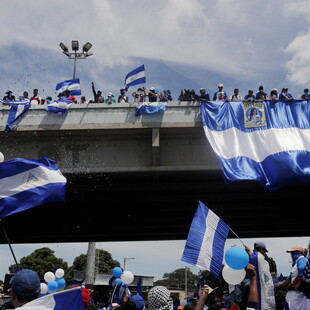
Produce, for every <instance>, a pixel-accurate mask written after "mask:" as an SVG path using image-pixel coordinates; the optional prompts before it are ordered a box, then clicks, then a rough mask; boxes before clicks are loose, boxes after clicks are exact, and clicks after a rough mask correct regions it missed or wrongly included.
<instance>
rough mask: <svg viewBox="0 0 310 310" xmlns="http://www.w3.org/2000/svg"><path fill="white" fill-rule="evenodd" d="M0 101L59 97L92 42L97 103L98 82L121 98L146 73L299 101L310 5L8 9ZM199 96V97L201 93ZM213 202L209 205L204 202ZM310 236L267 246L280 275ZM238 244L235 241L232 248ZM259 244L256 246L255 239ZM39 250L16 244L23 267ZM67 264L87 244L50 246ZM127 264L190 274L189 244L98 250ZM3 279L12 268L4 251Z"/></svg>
mask: <svg viewBox="0 0 310 310" xmlns="http://www.w3.org/2000/svg"><path fill="white" fill-rule="evenodd" d="M0 17H1V28H0V37H1V45H2V46H1V50H0V70H1V73H2V74H1V80H0V96H2V95H4V92H5V91H6V90H7V89H8V88H12V89H13V91H14V93H15V95H17V96H18V95H20V94H21V93H22V91H24V90H28V91H29V92H30V93H31V90H32V89H33V88H35V87H38V88H39V90H40V94H41V95H42V96H44V95H45V96H47V95H55V94H54V89H55V85H56V83H58V82H60V81H62V80H66V79H71V78H72V72H73V61H72V60H68V59H67V58H66V57H65V55H63V54H62V53H61V50H60V48H59V43H60V42H64V43H65V44H66V45H68V46H69V47H70V45H71V41H72V40H79V42H80V45H83V44H84V43H86V42H88V41H89V42H91V43H92V44H93V47H92V49H91V52H93V56H91V57H89V58H87V59H86V60H78V62H77V76H78V77H80V78H81V84H82V86H83V88H82V93H83V94H85V95H86V96H87V97H88V98H90V97H91V96H92V95H91V87H90V85H91V81H95V85H96V86H97V88H99V87H100V88H101V89H102V90H103V93H104V94H105V95H106V94H107V92H108V91H113V92H118V90H119V88H120V87H122V86H123V81H124V76H125V75H126V74H127V73H128V72H129V71H128V70H131V69H134V68H136V67H137V66H140V65H141V64H142V63H145V64H146V73H147V85H146V86H147V87H150V86H157V87H159V88H164V87H172V88H173V89H172V91H173V92H174V94H177V93H178V92H179V90H180V89H182V88H183V87H188V88H192V87H197V88H198V87H206V88H207V89H209V90H210V91H211V90H212V91H215V90H216V88H217V84H218V83H220V82H221V83H224V85H225V88H226V89H227V90H229V91H232V89H233V88H235V87H239V88H241V93H242V94H245V93H246V91H247V89H249V88H253V89H255V90H256V89H257V88H258V86H259V85H260V84H263V85H265V89H266V90H268V91H269V90H270V89H271V88H273V87H277V88H282V87H284V86H286V87H289V89H290V91H291V92H292V93H293V95H294V96H295V97H299V96H300V94H301V93H302V90H303V88H304V87H309V86H310V74H309V72H310V54H309V48H310V27H309V25H310V23H309V20H310V6H309V1H307V0H295V1H289V0H273V1H270V0H261V1H253V0H209V1H205V0H157V1H154V0H152V1H151V0H143V1H138V0H97V1H96V0H67V1H63V0H53V1H47V0H27V1H21V0H2V1H1V12H0ZM197 88H196V90H197ZM206 203H207V202H206ZM308 239H309V238H308V237H305V238H300V239H298V238H297V239H296V238H295V239H294V240H282V239H281V240H267V241H268V242H267V244H270V245H272V246H270V248H271V249H270V254H271V256H273V257H274V258H275V259H276V261H277V263H278V265H279V264H280V266H281V268H279V269H280V271H282V272H284V273H286V274H287V272H288V270H289V264H288V257H287V254H286V253H285V249H287V248H288V247H290V246H291V245H292V244H296V243H297V244H301V245H303V246H305V247H306V246H307V243H308ZM232 242H233V241H232ZM249 244H250V245H252V244H253V240H249ZM36 247H40V245H35V246H34V245H14V247H13V248H14V249H15V250H16V254H17V257H18V258H21V257H23V256H24V255H28V254H30V253H31V252H32V251H33V250H34V249H35V248H36ZM52 247H53V248H54V249H55V251H56V255H57V256H59V257H63V258H64V259H65V260H67V261H68V262H69V263H72V260H73V259H74V257H75V256H78V255H79V254H81V253H86V251H87V244H74V245H71V246H70V249H69V251H68V246H66V245H65V246H64V245H61V244H56V245H52ZM98 247H101V248H104V249H106V250H109V251H111V253H112V254H113V256H114V257H115V258H116V259H118V260H119V261H120V262H122V261H123V259H124V257H135V260H130V261H129V262H128V269H131V271H132V272H134V273H136V274H141V273H142V274H148V275H155V276H156V278H157V279H159V278H161V276H162V275H163V273H164V272H167V271H168V272H169V271H173V270H174V269H176V268H181V267H183V266H184V264H183V263H182V262H180V257H181V255H182V251H183V248H184V241H182V242H181V241H171V242H156V243H155V244H154V243H152V244H151V243H138V244H129V243H115V244H110V243H109V244H98ZM0 260H1V273H0V276H1V275H3V274H4V273H5V272H6V266H7V265H9V264H11V263H13V261H12V258H11V254H10V252H9V249H8V247H7V246H6V245H1V252H0Z"/></svg>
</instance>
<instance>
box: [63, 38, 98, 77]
mask: <svg viewBox="0 0 310 310" xmlns="http://www.w3.org/2000/svg"><path fill="white" fill-rule="evenodd" d="M59 46H60V48H61V49H62V52H63V53H64V54H65V55H66V56H67V57H68V59H74V67H73V79H75V78H76V60H77V59H86V57H89V56H91V55H93V53H88V51H89V50H90V49H91V47H92V46H93V45H92V44H91V43H90V42H87V43H85V44H84V45H83V47H82V52H81V53H80V52H78V51H79V41H77V40H73V41H72V42H71V49H72V51H73V52H69V49H68V47H67V46H66V45H65V44H64V43H62V42H60V44H59Z"/></svg>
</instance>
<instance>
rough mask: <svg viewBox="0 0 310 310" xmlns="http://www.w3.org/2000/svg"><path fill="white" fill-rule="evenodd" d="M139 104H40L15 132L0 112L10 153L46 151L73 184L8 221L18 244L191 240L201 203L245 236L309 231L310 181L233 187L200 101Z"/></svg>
mask: <svg viewBox="0 0 310 310" xmlns="http://www.w3.org/2000/svg"><path fill="white" fill-rule="evenodd" d="M134 109H135V107H134V106H132V105H130V104H128V105H127V106H126V105H123V104H122V105H121V106H120V105H114V106H111V107H108V106H106V105H99V104H93V105H91V106H88V107H86V106H79V105H76V106H73V108H72V110H69V112H68V114H67V115H65V116H61V117H59V116H56V115H50V114H48V113H47V112H46V111H45V110H44V107H34V108H32V109H31V110H29V111H28V114H27V115H26V117H24V118H23V119H22V120H21V122H20V123H19V125H18V127H17V130H16V131H14V132H11V133H6V132H5V131H4V126H5V123H6V119H7V115H8V111H9V110H8V108H7V107H3V108H2V109H0V129H1V130H2V131H1V134H0V135H1V139H0V151H1V152H2V153H3V154H4V155H5V158H6V159H7V160H8V159H10V158H14V157H24V158H39V157H41V156H47V157H49V158H52V159H54V160H55V161H56V162H57V164H58V165H59V167H60V169H61V171H62V172H63V173H64V174H65V176H66V177H67V180H68V185H67V198H66V201H65V202H63V203H54V204H46V205H44V206H38V207H35V208H33V209H31V210H28V211H25V212H21V213H19V214H15V215H13V216H10V217H7V218H4V219H3V223H4V225H5V227H6V229H7V232H8V235H9V237H10V240H11V242H12V243H41V242H88V241H133V240H173V239H186V236H187V233H188V230H189V226H190V223H191V220H192V217H193V215H194V212H195V210H196V208H197V204H198V201H199V200H201V201H202V202H203V203H205V204H206V205H207V206H208V207H209V208H211V210H213V211H214V212H215V213H216V214H218V215H219V216H220V217H221V218H222V219H223V220H225V221H226V223H227V224H228V225H229V226H230V227H231V228H232V229H234V231H236V232H237V233H238V235H239V236H240V237H241V238H247V237H288V236H307V235H308V234H309V232H308V223H307V217H306V215H305V216H300V214H303V213H304V212H305V208H306V205H305V201H307V197H306V194H307V190H308V189H309V186H310V185H309V184H292V185H289V186H286V187H285V188H283V189H281V190H278V191H275V192H269V191H267V190H266V189H264V188H263V187H261V186H260V185H258V184H257V183H255V182H233V183H229V184H225V183H224V181H223V177H222V174H221V171H220V169H219V165H218V163H217V160H216V158H215V156H214V154H213V151H212V150H211V148H210V145H209V143H208V141H207V139H206V138H205V135H204V132H203V128H202V124H201V119H200V115H199V105H198V104H192V103H178V102H174V103H169V104H168V109H167V111H166V112H165V113H164V114H161V115H147V116H141V117H136V116H135V115H134ZM231 237H234V236H233V235H231ZM0 243H6V240H5V238H4V236H0Z"/></svg>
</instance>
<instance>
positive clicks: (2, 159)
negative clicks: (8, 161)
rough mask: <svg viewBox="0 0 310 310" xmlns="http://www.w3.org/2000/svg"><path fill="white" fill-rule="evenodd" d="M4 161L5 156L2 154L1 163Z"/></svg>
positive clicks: (0, 154)
mask: <svg viewBox="0 0 310 310" xmlns="http://www.w3.org/2000/svg"><path fill="white" fill-rule="evenodd" d="M3 161H4V155H3V154H2V153H1V152H0V163H2V162H3Z"/></svg>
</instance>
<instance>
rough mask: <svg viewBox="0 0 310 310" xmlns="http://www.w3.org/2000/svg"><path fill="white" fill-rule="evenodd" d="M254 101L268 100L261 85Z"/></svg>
mask: <svg viewBox="0 0 310 310" xmlns="http://www.w3.org/2000/svg"><path fill="white" fill-rule="evenodd" d="M255 99H256V100H268V95H267V93H265V92H264V86H263V85H261V86H259V88H258V92H257V93H256V96H255Z"/></svg>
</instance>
